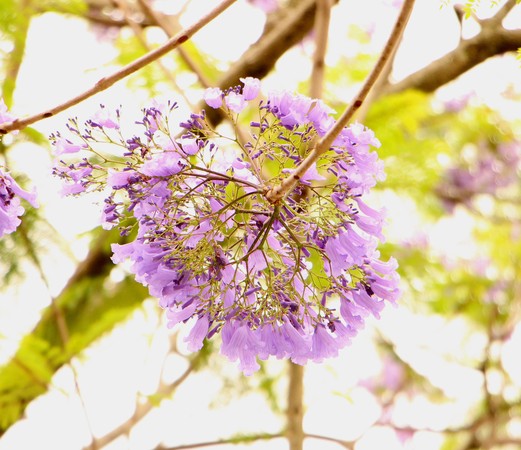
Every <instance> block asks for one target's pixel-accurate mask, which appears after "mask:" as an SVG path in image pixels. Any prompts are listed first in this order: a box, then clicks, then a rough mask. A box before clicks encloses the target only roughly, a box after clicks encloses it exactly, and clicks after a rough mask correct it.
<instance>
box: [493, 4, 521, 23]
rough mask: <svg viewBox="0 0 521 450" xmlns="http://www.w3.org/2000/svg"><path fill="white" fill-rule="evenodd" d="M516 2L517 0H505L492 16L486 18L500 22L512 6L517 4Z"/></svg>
mask: <svg viewBox="0 0 521 450" xmlns="http://www.w3.org/2000/svg"><path fill="white" fill-rule="evenodd" d="M517 3H518V0H507V2H506V3H505V4H504V5H503V6H502V7H501V8H500V9H499V11H498V12H497V13H496V14H495V15H494V17H492V18H491V19H488V20H490V21H493V22H495V23H497V24H501V23H502V22H503V19H504V18H505V17H506V16H507V15H508V13H509V12H510V11H511V10H512V8H513V7H514V6H516V5H517Z"/></svg>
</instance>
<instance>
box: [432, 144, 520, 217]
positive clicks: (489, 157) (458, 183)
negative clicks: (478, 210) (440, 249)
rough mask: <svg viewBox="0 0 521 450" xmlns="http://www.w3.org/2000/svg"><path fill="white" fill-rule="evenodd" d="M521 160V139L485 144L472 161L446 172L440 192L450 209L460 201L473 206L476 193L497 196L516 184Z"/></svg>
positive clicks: (438, 191)
mask: <svg viewBox="0 0 521 450" xmlns="http://www.w3.org/2000/svg"><path fill="white" fill-rule="evenodd" d="M520 162H521V144H520V143H519V142H517V141H512V142H505V143H501V144H499V145H497V146H494V145H491V144H489V143H487V144H481V145H479V146H478V147H477V152H476V156H475V157H474V158H473V159H472V160H470V161H467V162H465V163H461V164H460V165H458V166H454V167H451V168H449V169H448V170H447V171H446V172H445V174H444V176H443V179H442V182H441V183H440V185H439V186H438V188H437V190H436V191H437V194H438V196H439V198H440V199H441V200H442V202H443V205H444V207H445V208H446V209H447V211H449V212H452V211H453V210H454V208H455V207H456V205H458V204H463V205H466V206H472V200H473V199H474V197H475V196H477V195H480V194H489V195H497V194H498V191H499V190H500V189H502V188H506V187H508V186H510V185H512V184H513V183H515V182H516V181H517V180H518V178H519V164H520Z"/></svg>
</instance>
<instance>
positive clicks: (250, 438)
mask: <svg viewBox="0 0 521 450" xmlns="http://www.w3.org/2000/svg"><path fill="white" fill-rule="evenodd" d="M283 436H284V435H283V434H282V433H261V434H252V435H247V436H244V437H235V438H228V439H218V440H215V441H206V442H198V443H194V444H185V445H176V446H175V447H166V446H163V445H159V446H157V447H156V448H155V450H189V449H194V448H203V447H214V446H217V445H225V444H242V443H245V442H254V441H260V440H270V439H277V438H280V437H283Z"/></svg>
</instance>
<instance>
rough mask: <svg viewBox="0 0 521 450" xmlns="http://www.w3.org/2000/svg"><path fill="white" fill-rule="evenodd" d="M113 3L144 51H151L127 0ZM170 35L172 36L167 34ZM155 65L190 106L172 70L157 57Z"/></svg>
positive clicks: (118, 0) (115, 0) (117, 0)
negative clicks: (121, 13)
mask: <svg viewBox="0 0 521 450" xmlns="http://www.w3.org/2000/svg"><path fill="white" fill-rule="evenodd" d="M112 1H113V2H114V4H116V5H117V6H118V7H119V9H120V10H121V11H122V12H123V16H124V18H125V22H126V23H127V24H128V26H129V27H130V29H131V30H132V32H133V33H134V36H135V37H136V39H137V40H138V41H139V43H140V44H141V46H142V47H143V49H144V50H145V51H146V52H151V51H152V49H151V47H150V45H148V42H147V39H146V37H145V35H144V33H143V27H142V25H141V24H140V23H138V22H136V21H135V19H134V18H133V17H132V14H131V11H130V8H129V5H128V4H127V0H112ZM169 37H172V36H169ZM177 49H178V50H180V49H181V47H178V48H177ZM154 62H155V64H156V65H157V67H158V68H159V69H160V70H161V72H162V73H163V76H164V77H165V79H166V80H168V81H169V82H170V84H171V85H172V86H173V88H174V89H175V91H176V92H177V93H178V94H179V95H180V96H181V97H183V100H184V101H185V102H186V104H187V105H188V106H190V107H192V104H191V103H190V100H189V99H188V97H187V96H186V95H185V94H184V92H183V90H182V89H181V88H180V87H179V85H178V84H177V81H176V79H175V77H174V76H173V75H172V72H171V71H170V70H169V69H167V68H166V67H165V65H164V64H163V63H162V62H161V59H158V60H156V61H154Z"/></svg>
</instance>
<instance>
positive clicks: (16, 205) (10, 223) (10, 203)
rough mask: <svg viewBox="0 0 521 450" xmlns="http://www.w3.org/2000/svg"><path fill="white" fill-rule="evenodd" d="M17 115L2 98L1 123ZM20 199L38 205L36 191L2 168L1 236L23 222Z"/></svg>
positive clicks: (0, 171)
mask: <svg viewBox="0 0 521 450" xmlns="http://www.w3.org/2000/svg"><path fill="white" fill-rule="evenodd" d="M14 119H15V116H13V115H12V114H10V113H9V112H8V110H7V106H6V105H5V103H4V101H3V100H2V99H0V124H2V123H5V122H11V121H12V120H14ZM20 199H24V200H27V201H28V202H29V203H30V204H31V205H32V206H33V207H35V208H37V207H38V202H37V200H36V192H34V191H33V192H27V191H25V190H23V189H22V188H21V187H20V186H19V185H18V183H17V182H16V181H15V180H14V178H13V177H12V176H11V175H10V174H9V172H7V171H5V170H2V169H1V168H0V237H2V236H3V235H4V234H10V233H12V232H13V231H15V230H16V229H17V228H18V226H19V225H20V223H21V220H20V218H19V217H20V216H21V215H22V214H23V213H24V211H25V210H24V208H23V206H22V205H21V201H20Z"/></svg>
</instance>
